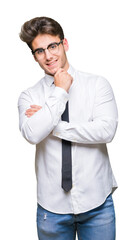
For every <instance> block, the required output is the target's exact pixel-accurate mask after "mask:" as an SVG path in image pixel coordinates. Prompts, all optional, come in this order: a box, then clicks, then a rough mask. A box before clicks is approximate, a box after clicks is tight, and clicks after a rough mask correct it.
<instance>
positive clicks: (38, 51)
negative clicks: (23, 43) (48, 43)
mask: <svg viewBox="0 0 136 240" xmlns="http://www.w3.org/2000/svg"><path fill="white" fill-rule="evenodd" d="M42 53H44V49H43V48H40V49H37V51H36V54H38V55H40V54H42Z"/></svg>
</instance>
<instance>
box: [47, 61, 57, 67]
mask: <svg viewBox="0 0 136 240" xmlns="http://www.w3.org/2000/svg"><path fill="white" fill-rule="evenodd" d="M57 61H58V60H54V61H52V62H50V63H47V64H46V65H47V66H48V67H54V66H55V65H56V63H57Z"/></svg>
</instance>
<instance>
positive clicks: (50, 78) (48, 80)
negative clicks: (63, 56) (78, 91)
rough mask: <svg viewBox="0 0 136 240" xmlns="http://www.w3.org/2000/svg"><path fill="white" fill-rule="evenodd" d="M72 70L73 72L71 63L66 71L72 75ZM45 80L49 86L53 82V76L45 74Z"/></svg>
mask: <svg viewBox="0 0 136 240" xmlns="http://www.w3.org/2000/svg"><path fill="white" fill-rule="evenodd" d="M74 72H75V70H74V68H73V67H72V66H71V65H69V68H68V73H69V74H70V75H71V76H72V77H73V76H74ZM45 82H46V84H47V85H48V86H49V87H51V85H52V84H53V82H54V77H53V76H51V75H48V74H45Z"/></svg>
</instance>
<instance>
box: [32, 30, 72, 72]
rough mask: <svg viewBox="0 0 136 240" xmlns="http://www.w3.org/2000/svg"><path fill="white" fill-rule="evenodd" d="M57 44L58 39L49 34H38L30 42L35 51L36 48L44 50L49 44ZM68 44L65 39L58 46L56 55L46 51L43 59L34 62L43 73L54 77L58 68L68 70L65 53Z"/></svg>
mask: <svg viewBox="0 0 136 240" xmlns="http://www.w3.org/2000/svg"><path fill="white" fill-rule="evenodd" d="M54 42H56V43H59V42H60V38H59V37H58V36H52V35H49V34H39V35H38V36H37V37H36V38H35V39H34V40H33V41H32V49H33V51H35V50H36V49H37V48H43V49H46V48H47V47H48V45H49V44H51V43H54ZM68 48H69V47H68V42H67V40H66V39H64V40H63V43H62V44H60V45H59V50H58V52H57V54H55V55H54V54H52V53H50V52H49V50H48V49H46V50H45V54H44V58H43V59H40V60H38V59H36V57H35V56H34V58H35V60H36V61H37V62H38V63H39V65H40V67H41V68H42V69H43V70H44V71H45V73H47V74H49V75H52V76H54V74H55V73H56V72H57V70H58V69H59V68H63V69H64V70H66V71H67V70H68V67H69V64H68V60H67V56H66V51H67V50H68Z"/></svg>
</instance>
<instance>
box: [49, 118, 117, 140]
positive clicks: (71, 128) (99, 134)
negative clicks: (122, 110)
mask: <svg viewBox="0 0 136 240" xmlns="http://www.w3.org/2000/svg"><path fill="white" fill-rule="evenodd" d="M116 128H117V120H113V119H101V120H100V119H98V120H95V121H91V122H86V123H67V122H64V121H60V122H59V124H58V125H57V126H56V127H55V128H54V130H53V135H54V136H56V137H58V138H61V139H65V140H68V141H71V142H76V143H83V144H98V143H108V142H111V141H112V139H113V137H114V135H115V132H116Z"/></svg>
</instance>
